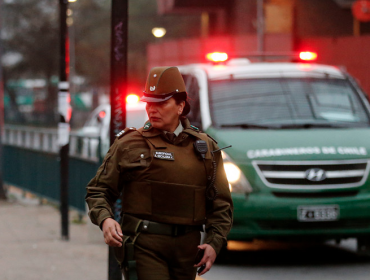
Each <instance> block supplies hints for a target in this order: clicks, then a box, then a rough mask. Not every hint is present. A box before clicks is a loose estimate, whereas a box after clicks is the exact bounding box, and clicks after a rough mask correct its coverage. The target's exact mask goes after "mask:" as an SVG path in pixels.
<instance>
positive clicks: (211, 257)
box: [86, 67, 232, 280]
mask: <svg viewBox="0 0 370 280" xmlns="http://www.w3.org/2000/svg"><path fill="white" fill-rule="evenodd" d="M142 101H145V102H147V105H146V111H147V113H148V116H149V120H148V121H147V122H146V123H145V125H144V127H142V128H140V129H138V130H136V129H135V128H126V129H125V130H124V131H122V132H120V133H119V134H118V136H117V139H116V140H115V142H114V144H113V145H112V146H111V148H110V149H109V151H108V153H107V155H106V157H105V159H104V162H103V164H102V165H101V166H100V168H99V170H98V172H97V175H96V176H95V177H94V178H93V179H92V180H91V181H90V183H89V184H88V186H87V195H86V202H87V203H88V206H89V208H90V211H89V216H90V219H91V221H92V222H93V223H95V224H97V225H99V226H100V227H101V229H102V230H103V233H104V239H105V242H106V243H107V244H108V245H109V246H112V247H115V252H116V258H117V260H118V261H119V263H120V265H121V268H122V272H123V274H124V275H125V278H126V279H128V278H130V277H131V276H132V275H135V271H134V272H133V271H132V268H134V267H135V266H136V268H137V269H136V270H137V276H138V278H139V279H140V280H147V279H148V280H154V279H158V280H159V279H160V280H165V279H184V280H185V279H186V280H187V279H189V280H190V279H195V275H196V269H197V268H196V267H202V266H203V271H202V272H200V273H199V275H202V274H204V273H206V272H207V271H209V269H210V268H211V266H212V264H213V262H214V261H215V259H216V255H217V254H218V253H219V251H220V249H221V248H222V246H224V245H225V243H226V236H227V234H228V232H229V230H230V227H231V223H232V201H231V196H230V191H229V188H228V182H227V179H226V175H225V172H224V169H223V163H222V157H221V152H220V151H217V150H218V147H217V145H216V142H215V141H214V140H213V139H211V138H210V137H208V136H207V134H204V133H201V132H200V131H199V130H198V129H197V128H196V127H193V126H191V125H190V123H189V121H188V119H187V118H186V117H185V115H186V114H188V113H189V111H190V105H189V103H188V102H187V93H186V89H185V84H184V81H183V79H182V76H181V74H180V72H179V70H178V69H177V68H176V67H155V68H153V69H151V71H150V73H149V76H148V79H147V83H146V87H145V92H144V96H143V97H142ZM121 194H122V213H121V216H122V218H121V222H120V224H119V223H117V222H116V221H115V220H114V219H113V213H112V210H111V205H112V204H113V203H114V202H115V201H116V199H117V198H118V197H119V196H120V195H121ZM203 224H205V231H206V236H205V240H204V244H203V245H199V242H200V231H201V230H202V227H203ZM122 244H123V245H122ZM129 245H130V246H129ZM202 250H204V256H203V257H202V258H201V260H200V262H199V261H197V264H196V265H194V263H195V258H196V255H197V252H198V251H202ZM204 266H205V267H204Z"/></svg>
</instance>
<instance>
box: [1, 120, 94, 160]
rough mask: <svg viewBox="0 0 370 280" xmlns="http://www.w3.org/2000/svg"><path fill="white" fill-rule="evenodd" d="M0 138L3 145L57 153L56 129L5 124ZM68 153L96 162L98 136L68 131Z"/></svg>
mask: <svg viewBox="0 0 370 280" xmlns="http://www.w3.org/2000/svg"><path fill="white" fill-rule="evenodd" d="M2 139H3V145H9V146H14V147H19V148H25V149H30V150H35V151H40V152H46V153H52V154H58V153H59V147H58V131H57V129H52V128H38V127H27V126H18V125H6V126H5V127H4V130H3V137H2ZM69 155H70V156H71V157H74V158H80V159H84V160H88V161H93V162H98V161H99V160H100V140H99V137H98V136H83V135H81V134H80V133H78V132H74V131H72V132H71V133H70V143H69Z"/></svg>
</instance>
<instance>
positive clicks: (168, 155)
mask: <svg viewBox="0 0 370 280" xmlns="http://www.w3.org/2000/svg"><path fill="white" fill-rule="evenodd" d="M154 157H155V158H159V159H165V160H175V156H174V154H173V153H171V152H162V151H154Z"/></svg>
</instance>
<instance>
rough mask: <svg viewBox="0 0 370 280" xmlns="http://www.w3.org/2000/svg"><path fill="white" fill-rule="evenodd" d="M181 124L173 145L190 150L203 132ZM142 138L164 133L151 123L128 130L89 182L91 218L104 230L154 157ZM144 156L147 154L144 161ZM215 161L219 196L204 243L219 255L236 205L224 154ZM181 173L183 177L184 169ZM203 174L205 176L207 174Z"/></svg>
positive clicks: (211, 142) (212, 143)
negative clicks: (115, 207) (118, 203)
mask: <svg viewBox="0 0 370 280" xmlns="http://www.w3.org/2000/svg"><path fill="white" fill-rule="evenodd" d="M182 125H183V127H184V130H183V132H182V133H180V135H179V136H178V137H177V138H176V140H175V143H174V145H176V146H182V145H183V146H185V145H186V146H187V147H189V146H188V145H189V144H191V145H192V143H193V142H195V140H198V139H199V135H200V132H199V130H198V129H197V128H194V127H192V126H191V125H190V123H189V121H188V120H187V119H184V120H182ZM204 135H205V134H203V137H202V138H203V139H204ZM143 136H144V137H151V138H148V139H152V140H153V141H154V140H155V139H156V137H163V132H162V131H160V130H158V129H155V128H153V127H151V125H150V123H148V122H147V123H146V124H145V126H144V128H141V129H139V131H137V130H136V129H133V128H127V129H125V131H124V132H123V133H120V134H119V136H118V137H117V138H116V140H115V142H114V143H113V145H112V146H111V147H110V149H109V151H108V153H107V155H106V156H105V158H104V161H103V164H102V165H101V166H100V168H99V169H98V171H97V174H96V176H95V177H94V178H93V179H92V180H91V181H90V182H89V184H88V186H87V195H86V202H87V204H88V206H89V209H90V211H89V216H90V219H91V221H92V222H93V223H94V224H96V225H98V226H100V227H101V224H102V222H103V221H104V220H105V219H106V218H114V215H113V212H112V206H113V204H114V202H115V201H116V200H117V198H118V197H119V196H120V194H121V193H122V192H123V196H124V191H125V185H126V186H128V185H129V184H130V182H132V181H135V178H138V177H139V175H142V174H143V170H144V169H145V168H144V167H143V166H146V167H147V166H149V165H150V162H151V160H152V157H153V155H150V153H143V151H148V150H149V145H148V142H147V141H146V140H145V138H144V137H143ZM206 140H207V141H208V147H210V149H211V150H213V151H214V150H217V149H218V146H217V144H216V142H215V141H214V140H213V139H211V138H209V137H206ZM143 154H148V155H146V156H145V158H143V157H144V156H143ZM133 155H134V157H135V155H138V158H137V159H135V160H133ZM140 156H141V157H140ZM215 159H216V162H217V176H216V182H215V185H216V187H217V191H218V195H217V197H216V199H215V200H214V201H212V202H207V214H206V217H205V218H206V219H205V225H206V238H205V243H207V244H210V245H211V246H212V247H213V248H214V249H215V251H216V253H219V251H220V250H221V248H222V247H223V246H224V245H225V244H226V237H227V234H228V233H229V231H230V228H231V225H232V210H233V205H232V199H231V195H230V190H229V183H228V181H227V178H226V174H225V171H224V168H223V161H222V157H221V152H216V153H215ZM140 172H141V173H140ZM178 172H179V173H178V174H181V170H179V171H178ZM199 173H201V172H199ZM178 174H177V175H178ZM202 174H203V175H202V176H205V175H204V174H205V173H202ZM166 176H167V177H166ZM170 176H176V174H166V173H165V170H164V173H163V178H164V180H166V178H169V177H170ZM194 176H196V174H194ZM208 179H209V178H208ZM205 181H206V180H205ZM204 203H206V202H204ZM144 218H145V217H144ZM173 223H176V222H173Z"/></svg>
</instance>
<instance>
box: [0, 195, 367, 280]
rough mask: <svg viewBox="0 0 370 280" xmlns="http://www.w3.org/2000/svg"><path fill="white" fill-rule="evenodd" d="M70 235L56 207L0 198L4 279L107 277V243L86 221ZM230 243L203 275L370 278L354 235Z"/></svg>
mask: <svg viewBox="0 0 370 280" xmlns="http://www.w3.org/2000/svg"><path fill="white" fill-rule="evenodd" d="M13 195H14V194H13ZM74 218H75V216H74V214H73V212H72V213H71V222H72V220H73V219H74ZM99 234H100V232H99ZM70 237H71V239H70V241H68V242H66V241H62V240H60V216H59V212H58V210H57V209H56V208H55V207H53V206H51V205H43V206H40V205H38V200H37V199H34V200H32V199H30V200H26V203H24V202H22V201H21V202H19V201H18V202H14V201H13V202H1V201H0V280H21V279H22V280H23V279H24V280H83V279H88V280H106V279H107V252H108V250H107V247H106V245H105V244H103V242H102V241H101V242H98V243H97V242H95V243H92V242H91V238H90V237H89V227H88V225H87V224H76V223H73V222H72V223H71V227H70ZM99 240H100V238H99ZM230 248H231V249H233V250H231V251H230V252H229V253H228V254H227V255H226V256H225V258H224V260H223V261H222V262H220V261H218V262H217V263H216V264H215V265H214V267H213V268H212V270H211V271H210V272H209V273H207V274H206V275H204V276H203V279H205V280H225V279H227V280H228V279H230V280H265V279H266V280H267V279H268V280H270V279H271V280H280V279H281V280H344V279H346V280H348V279H356V280H365V279H366V280H368V279H370V258H361V257H359V256H357V255H356V254H355V252H354V251H355V241H354V240H348V241H346V242H344V243H343V244H341V246H335V245H334V244H329V245H309V244H306V245H301V244H282V243H274V242H269V243H267V242H255V243H253V244H251V243H230ZM236 249H238V250H236Z"/></svg>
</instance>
